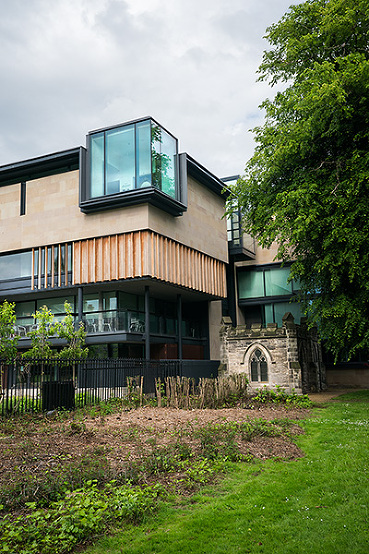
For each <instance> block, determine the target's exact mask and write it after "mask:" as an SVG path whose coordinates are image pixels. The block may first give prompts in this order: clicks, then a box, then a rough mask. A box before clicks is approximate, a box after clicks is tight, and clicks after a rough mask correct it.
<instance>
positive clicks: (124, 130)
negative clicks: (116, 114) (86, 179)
mask: <svg viewBox="0 0 369 554" xmlns="http://www.w3.org/2000/svg"><path fill="white" fill-rule="evenodd" d="M177 151H178V143H177V140H176V139H175V138H174V137H173V136H171V135H170V134H169V133H167V132H166V131H165V130H164V129H163V128H162V127H160V126H159V125H157V124H155V123H154V122H153V121H152V120H150V119H148V120H144V121H140V122H138V123H133V124H129V125H124V126H122V127H118V128H114V129H110V130H106V131H102V132H99V133H96V134H92V135H90V172H91V182H90V197H91V198H97V197H99V196H107V195H111V194H118V193H123V192H127V191H132V190H135V189H140V188H145V187H152V186H153V187H155V188H158V189H160V190H162V191H163V192H164V193H165V194H167V195H168V196H171V197H172V198H176V197H177V166H176V163H177Z"/></svg>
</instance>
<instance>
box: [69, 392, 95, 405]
mask: <svg viewBox="0 0 369 554" xmlns="http://www.w3.org/2000/svg"><path fill="white" fill-rule="evenodd" d="M74 401H75V406H76V408H77V409H78V408H83V407H84V406H93V405H95V404H98V403H99V398H98V397H96V395H95V394H94V393H92V392H78V393H77V394H76V395H75V397H74Z"/></svg>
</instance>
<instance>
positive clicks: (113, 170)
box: [105, 125, 135, 194]
mask: <svg viewBox="0 0 369 554" xmlns="http://www.w3.org/2000/svg"><path fill="white" fill-rule="evenodd" d="M105 156H106V164H105V171H106V194H116V193H117V192H124V191H126V190H132V189H134V188H135V130H134V126H133V125H128V126H127V127H121V128H119V129H113V130H112V131H107V133H106V153H105Z"/></svg>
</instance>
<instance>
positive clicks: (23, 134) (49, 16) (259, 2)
mask: <svg viewBox="0 0 369 554" xmlns="http://www.w3.org/2000/svg"><path fill="white" fill-rule="evenodd" d="M292 3H297V1H295V2H294V1H293V0H166V1H164V0H11V1H10V0H0V7H1V18H0V75H1V87H0V165H5V164H9V163H12V162H16V161H19V160H22V159H27V158H31V157H34V156H40V155H43V154H48V153H51V152H56V151H59V150H64V149H68V148H73V147H75V146H79V145H84V144H85V136H86V134H87V133H88V132H89V131H91V130H94V129H97V128H100V127H107V126H109V125H114V124H117V123H122V122H124V121H128V120H130V119H134V118H137V117H143V116H146V115H152V116H153V117H154V118H155V119H157V121H159V122H160V123H161V124H162V125H164V126H165V127H166V128H167V129H168V130H169V131H171V132H172V133H173V134H174V135H175V136H176V137H177V138H178V139H179V140H180V150H181V151H186V152H188V153H189V154H190V155H191V156H193V157H194V158H195V159H196V160H198V161H199V162H200V163H201V164H203V165H205V166H206V167H207V168H208V169H209V170H210V171H212V172H213V173H215V174H216V175H218V176H220V177H223V176H226V175H233V174H235V173H242V171H243V168H244V165H245V162H246V161H247V160H248V159H249V158H250V157H251V155H252V152H253V137H252V134H251V133H250V132H249V129H251V128H253V127H255V126H256V125H259V124H261V122H262V117H263V116H262V113H261V111H260V110H259V109H258V106H259V104H260V103H261V101H262V100H263V99H264V98H266V97H271V96H273V95H274V93H275V91H274V89H270V88H269V86H268V85H267V84H266V83H257V82H256V79H257V75H256V70H257V68H258V66H259V64H260V62H261V58H262V53H263V50H265V49H267V48H268V43H267V42H266V41H265V40H264V39H263V38H262V37H263V35H264V34H265V30H266V28H267V27H268V26H269V25H270V24H272V23H273V22H276V21H278V20H279V19H280V17H281V16H282V15H283V14H284V13H285V11H286V10H287V9H288V7H289V6H290V4H292Z"/></svg>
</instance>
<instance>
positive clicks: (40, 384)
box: [0, 358, 219, 416]
mask: <svg viewBox="0 0 369 554" xmlns="http://www.w3.org/2000/svg"><path fill="white" fill-rule="evenodd" d="M218 364H219V362H217V361H209V360H199V361H197V360H183V361H181V360H150V361H147V360H142V359H126V358H116V359H115V358H114V359H113V358H107V359H87V360H55V359H30V360H27V361H24V360H22V359H17V360H14V361H12V362H11V363H9V362H5V361H3V362H2V361H1V360H0V368H1V377H0V384H1V388H0V415H2V416H4V415H7V414H12V413H25V412H36V411H37V412H38V411H50V410H54V409H57V408H64V409H73V408H75V407H82V406H83V405H85V404H95V403H98V402H101V401H106V400H109V399H110V398H123V397H125V396H126V395H127V394H128V393H129V378H132V379H137V384H139V383H138V381H140V382H141V379H140V378H141V377H143V392H144V393H145V394H148V393H155V379H157V378H159V377H160V379H161V380H162V381H164V380H165V378H166V377H171V376H177V375H178V376H182V375H183V376H189V377H194V378H195V379H196V378H197V379H198V378H199V377H210V376H214V377H216V376H217V368H218Z"/></svg>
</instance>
